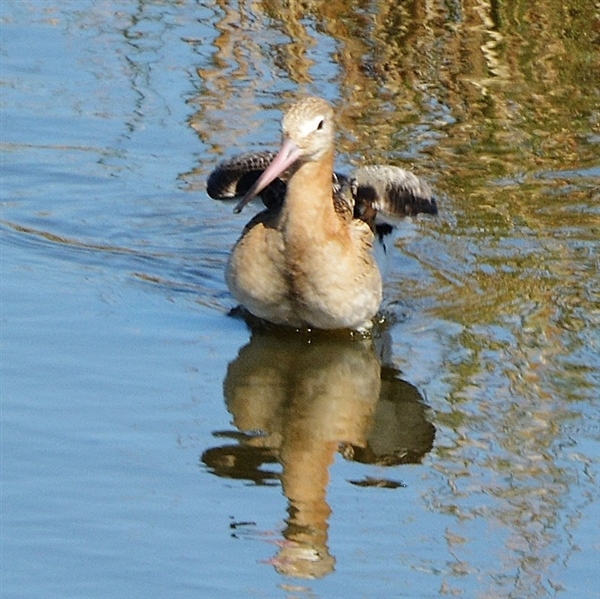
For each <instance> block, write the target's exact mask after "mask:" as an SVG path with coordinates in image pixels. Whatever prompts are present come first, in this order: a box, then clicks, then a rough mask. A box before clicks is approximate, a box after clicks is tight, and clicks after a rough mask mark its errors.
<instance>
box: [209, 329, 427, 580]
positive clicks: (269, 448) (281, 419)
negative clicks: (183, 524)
mask: <svg viewBox="0 0 600 599" xmlns="http://www.w3.org/2000/svg"><path fill="white" fill-rule="evenodd" d="M224 391H225V400H226V402H227V407H228V409H229V411H230V412H231V414H232V415H233V421H234V424H235V425H236V427H237V428H238V429H239V430H240V431H243V432H244V433H248V432H252V433H253V434H242V435H240V434H239V433H238V434H237V436H238V438H239V440H240V443H239V444H237V445H224V446H219V447H215V448H212V449H209V450H207V451H205V452H204V454H203V455H202V461H203V462H204V463H205V464H206V465H207V466H208V467H209V468H210V469H211V471H212V472H214V473H215V474H217V475H219V476H224V477H229V478H244V479H247V480H251V481H254V482H256V483H259V484H268V483H269V482H270V481H272V480H273V479H276V478H279V479H280V480H281V483H282V486H283V491H284V493H285V496H286V498H287V500H288V502H289V507H288V518H287V526H286V528H285V530H284V531H283V536H284V539H285V540H284V541H283V542H282V543H281V545H280V550H279V553H278V555H277V556H276V557H275V558H274V559H273V560H272V563H273V564H274V566H275V567H276V569H277V570H278V571H279V572H281V573H284V574H287V575H290V576H297V577H300V578H317V577H321V576H324V575H326V574H328V573H329V572H331V571H332V570H333V569H334V564H335V559H334V557H333V556H332V555H331V554H330V553H329V549H328V543H327V537H328V518H329V515H330V513H331V508H330V507H329V505H328V504H327V500H326V493H327V485H328V482H329V466H330V465H331V464H332V462H333V460H334V458H335V453H336V452H337V451H338V450H339V451H341V453H342V455H343V456H344V457H345V458H346V459H353V460H357V461H360V462H364V463H376V464H380V465H394V464H402V463H415V462H419V461H420V459H421V458H422V456H423V455H424V454H425V453H427V452H428V451H430V450H431V448H432V446H433V438H434V434H435V429H434V427H433V425H432V424H431V423H430V422H428V421H427V420H426V418H425V406H424V404H423V403H422V398H421V396H420V395H419V393H418V391H417V390H416V389H415V387H413V386H412V385H410V384H409V383H407V382H405V381H402V380H399V379H398V378H396V373H395V371H393V370H392V369H390V368H383V369H382V367H381V364H380V361H379V359H378V357H377V354H376V351H375V348H374V344H373V342H372V341H371V340H366V339H364V340H355V341H349V340H348V339H338V338H335V337H331V336H322V337H315V338H313V337H309V338H307V337H304V336H301V335H300V334H297V335H293V334H292V335H290V336H286V335H285V334H283V333H281V332H279V333H277V332H266V331H260V332H259V331H255V332H254V334H253V336H252V339H251V341H250V343H249V344H248V345H246V346H245V347H243V348H242V349H241V350H240V352H239V355H238V357H237V358H236V359H235V360H234V361H233V362H231V364H230V365H229V368H228V370H227V376H226V378H225V382H224ZM275 462H278V463H280V464H281V466H282V472H281V474H277V473H276V472H275V471H272V470H265V469H263V467H264V465H265V464H272V463H275ZM353 482H355V483H356V484H357V485H360V486H385V487H397V486H401V485H400V484H399V483H395V482H394V481H385V480H383V481H382V480H377V479H371V478H366V479H365V480H363V481H353Z"/></svg>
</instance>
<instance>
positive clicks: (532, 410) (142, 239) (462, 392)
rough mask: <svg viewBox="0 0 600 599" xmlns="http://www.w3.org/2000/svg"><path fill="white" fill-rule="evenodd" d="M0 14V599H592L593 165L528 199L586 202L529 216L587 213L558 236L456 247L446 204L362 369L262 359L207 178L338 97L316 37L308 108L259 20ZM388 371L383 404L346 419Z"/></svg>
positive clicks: (464, 234)
mask: <svg viewBox="0 0 600 599" xmlns="http://www.w3.org/2000/svg"><path fill="white" fill-rule="evenodd" d="M1 10H2V14H1V19H2V20H1V26H2V55H1V66H2V73H1V78H2V88H1V102H2V114H1V119H2V121H1V125H2V130H1V140H0V141H1V145H2V159H1V160H2V162H1V170H2V173H1V175H2V179H1V182H0V194H1V206H2V214H1V221H2V222H1V229H0V231H1V235H2V237H1V246H0V247H1V253H0V260H1V264H0V275H1V285H2V291H1V327H2V330H1V332H2V336H1V343H2V355H1V368H2V372H1V379H0V383H1V396H2V412H1V417H2V423H1V426H2V428H1V443H2V448H1V467H2V503H1V512H2V513H1V516H2V521H1V527H2V530H1V543H2V554H1V570H0V574H1V578H0V584H1V595H2V597H3V598H5V599H17V598H18V599H54V598H61V599H68V598H78V599H80V598H83V597H90V598H91V597H102V598H115V599H121V598H123V597H144V598H154V597H155V598H164V597H169V598H178V597H182V598H187V597H240V596H242V597H246V596H247V597H304V596H306V597H323V598H325V597H327V598H332V597H410V598H416V597H419V598H428V597H438V596H442V595H452V596H464V597H515V598H517V597H518V598H521V597H536V598H537V597H565V598H571V597H573V598H574V597H576V598H578V599H585V598H586V597H589V598H592V597H596V596H597V592H598V584H599V581H600V575H599V572H600V562H599V558H598V555H600V554H599V553H598V546H599V542H600V511H599V507H598V506H599V505H600V504H599V503H598V496H597V495H598V493H597V490H598V474H599V470H598V456H599V455H600V444H599V441H600V435H599V430H598V425H597V410H596V409H595V408H596V406H597V400H598V386H599V379H598V368H599V359H598V355H599V352H598V345H599V343H598V341H599V339H598V305H597V303H595V302H596V301H597V297H598V296H597V291H598V284H597V282H598V261H597V257H598V253H597V251H598V241H597V240H598V237H597V225H594V224H593V214H592V213H593V210H594V208H593V206H594V205H597V204H595V202H596V200H597V194H596V192H594V191H593V189H594V187H595V186H596V184H597V183H598V181H597V172H598V171H597V167H595V170H594V167H592V166H589V165H587V164H586V165H582V167H581V169H561V170H556V171H552V172H549V171H544V172H540V173H537V174H536V175H535V178H536V179H539V180H541V181H542V183H541V184H542V185H543V184H544V181H546V180H548V181H550V183H549V185H551V184H552V180H554V179H560V180H561V181H567V182H568V184H569V185H570V186H571V187H570V189H571V190H573V195H568V193H567V192H565V190H564V189H563V188H560V189H559V190H558V191H557V189H556V188H554V187H549V189H548V194H549V195H551V194H554V195H555V196H557V197H558V198H559V202H563V203H562V204H556V205H552V206H546V205H544V206H542V208H540V211H539V212H538V213H537V214H538V215H540V218H541V219H543V218H544V217H545V216H544V215H545V214H547V212H544V210H546V211H552V210H556V211H557V212H558V213H560V214H563V213H566V212H569V211H570V212H572V213H574V214H576V215H579V214H583V217H582V218H581V219H580V220H579V219H578V220H576V221H574V222H571V223H564V225H563V224H561V225H560V226H558V225H557V226H556V227H555V228H554V229H552V228H549V230H548V234H547V236H546V235H543V236H539V235H537V234H534V233H532V229H531V227H533V224H532V223H531V222H521V221H520V220H519V218H520V217H519V216H515V217H514V221H513V223H512V225H511V227H512V229H511V232H510V235H507V234H506V231H505V230H504V229H503V227H504V224H503V222H504V221H503V220H502V216H501V215H500V216H498V219H497V224H494V226H497V229H493V228H492V230H491V233H490V237H487V236H484V235H478V234H477V233H475V234H473V230H474V229H473V228H472V227H474V225H473V224H472V223H471V222H470V221H469V218H468V210H467V208H465V207H464V206H462V205H461V204H460V198H458V197H457V198H456V199H453V195H452V193H451V192H450V190H444V189H443V188H442V189H441V192H442V194H441V195H442V201H441V205H442V206H443V209H442V214H441V216H440V218H439V219H438V220H435V221H434V220H427V219H422V220H419V221H418V222H416V223H408V224H407V225H406V226H404V227H402V228H401V230H400V232H399V242H398V244H397V245H396V246H394V245H391V246H390V247H388V250H387V254H386V261H387V266H386V269H387V270H388V271H389V272H388V275H389V276H388V279H389V281H388V286H387V290H386V295H387V297H386V309H387V313H388V314H389V315H391V318H390V322H391V324H388V325H387V327H385V328H384V330H383V332H382V333H381V335H380V338H378V339H377V344H376V345H377V347H376V348H375V349H374V350H373V349H372V348H366V349H364V351H363V349H362V348H361V347H360V346H358V345H354V346H352V345H350V346H348V345H347V343H342V344H341V345H335V344H330V343H329V342H323V343H321V342H320V341H314V342H311V343H313V345H312V346H311V347H310V348H308V349H307V347H308V346H307V342H306V341H305V340H304V341H303V340H302V339H300V340H298V339H296V338H285V337H284V338H281V337H278V336H277V335H276V336H275V337H274V338H271V337H270V336H269V335H266V338H264V339H263V338H262V337H261V336H260V335H258V336H255V337H253V339H252V343H251V344H250V345H249V341H250V338H251V334H250V331H249V329H248V328H247V326H246V324H245V323H244V322H243V321H242V320H240V319H237V318H233V317H231V316H229V315H228V313H229V311H230V309H231V308H233V307H234V302H233V300H232V298H231V296H230V295H229V293H228V291H227V288H226V285H225V282H224V278H223V270H224V266H225V262H226V259H227V255H228V251H229V249H230V247H231V245H232V244H233V243H234V241H235V239H236V238H237V236H238V235H239V232H240V230H241V227H242V226H243V222H244V215H242V216H241V217H240V216H234V215H233V214H232V211H231V209H232V207H231V205H228V204H223V203H218V202H213V201H211V200H209V198H208V197H207V196H206V194H205V192H204V188H203V185H204V181H205V179H206V176H207V175H208V173H209V172H210V170H211V168H212V167H213V166H214V165H215V164H216V162H217V161H218V160H219V159H220V158H221V157H223V156H224V155H227V153H228V152H229V151H230V150H231V147H232V146H235V147H236V148H238V149H244V148H248V147H259V146H261V147H262V144H268V143H276V142H277V139H278V136H279V134H278V126H279V125H278V120H279V118H280V98H281V97H283V98H285V97H289V96H291V95H292V93H293V92H294V91H295V90H296V89H297V87H300V88H301V89H303V90H304V91H307V90H308V91H311V93H320V94H321V95H325V96H326V97H328V98H329V99H332V100H336V99H338V97H337V95H338V93H339V86H340V81H339V77H340V67H339V66H338V65H337V64H336V62H335V61H334V60H333V59H332V56H334V55H335V50H336V43H335V41H334V40H333V38H331V37H330V36H329V35H328V34H326V32H324V31H322V30H321V29H320V28H319V27H317V26H314V23H313V21H312V20H311V19H312V18H311V19H308V21H307V22H308V25H307V27H308V30H309V32H310V33H311V36H312V37H311V40H313V42H314V43H313V44H312V45H311V46H310V48H309V51H308V57H309V59H310V61H312V66H311V68H310V69H309V72H308V75H307V77H308V83H300V84H299V85H298V84H297V82H294V81H293V80H292V79H291V78H290V77H289V76H287V75H285V72H284V70H283V69H282V68H280V66H278V65H279V63H278V62H277V56H276V55H274V54H273V53H272V52H271V50H272V49H273V48H279V49H281V47H285V43H284V42H285V40H286V36H285V35H284V34H283V33H281V32H280V31H279V29H278V28H277V26H276V24H277V20H276V19H271V18H270V17H269V16H268V15H267V14H266V13H263V12H260V11H259V10H257V12H256V13H252V12H245V17H244V18H242V19H241V20H240V19H239V18H238V17H237V16H236V14H237V13H235V10H234V9H233V8H231V7H229V8H228V7H222V6H220V5H218V4H215V3H203V4H202V5H199V4H196V3H192V2H141V3H129V2H87V1H83V0H82V1H78V2H69V3H57V4H56V5H52V4H50V3H41V2H33V1H27V0H21V1H17V0H14V1H3V3H2V8H1ZM230 10H234V12H233V13H231V14H229V12H228V11H230ZM245 10H247V11H250V8H248V9H245ZM228 14H229V17H228ZM231 15H233V16H231ZM228 18H229V19H230V21H231V22H232V23H233V24H232V25H228V23H229V22H230V21H228ZM239 23H242V24H243V26H242V25H239ZM311 24H312V25H311ZM240 27H241V29H240ZM236 31H242V32H243V36H242V39H243V40H244V42H245V43H246V45H244V44H240V43H236V42H235V39H236V38H235V37H234V38H233V39H234V41H233V42H231V41H230V36H235V35H236ZM258 31H260V32H261V35H260V36H259V35H257V33H256V32H258ZM227 48H231V49H232V50H231V54H228V51H227ZM236 52H237V53H239V54H240V55H242V56H246V53H248V55H250V56H254V57H255V58H254V59H253V60H252V61H250V62H249V64H251V65H252V68H249V69H248V71H244V69H243V68H241V67H240V65H243V64H245V63H244V61H243V60H241V59H240V57H239V56H238V55H237V54H236ZM236 106H242V109H238V108H236ZM432 110H437V109H436V108H435V107H433V108H432ZM448 122H450V121H448ZM417 135H420V133H418V131H417ZM426 137H428V139H429V140H431V139H433V140H435V139H437V137H436V135H434V134H431V135H428V136H426ZM419 139H420V141H421V142H422V141H423V139H422V138H419ZM439 139H443V136H441V135H440V136H439ZM428 143H437V142H435V141H433V142H428ZM440 143H441V142H440ZM407 152H408V150H407ZM417 154H418V152H417ZM417 154H415V155H417ZM431 176H432V178H433V179H435V178H436V175H435V173H431ZM438 178H439V175H438ZM525 178H526V180H529V178H528V177H525ZM491 181H493V178H491ZM512 181H514V180H513V179H511V180H510V182H508V183H507V182H506V181H504V180H501V181H500V183H499V185H500V187H503V188H504V187H505V186H509V187H510V185H511V184H513V183H512ZM496 183H497V181H496ZM440 184H442V185H443V181H439V180H438V185H440ZM492 188H493V185H490V188H489V189H488V190H487V192H488V193H489V194H490V195H491V194H492V193H493V192H492V191H490V189H492ZM590 190H591V191H590ZM509 191H510V190H509ZM490 202H491V203H493V199H490ZM455 214H459V215H460V218H459V217H456V215H455ZM587 215H591V216H590V217H589V218H588V217H587ZM247 217H248V216H247V215H246V218H247ZM523 218H524V217H523ZM494 223H496V221H494ZM552 223H554V221H552ZM552 226H554V225H552ZM594 227H596V228H594ZM565 256H567V257H568V258H569V262H568V264H567V263H566V262H563V259H564V258H565ZM534 271H535V272H534ZM522 273H524V274H522ZM531 273H534V274H531ZM538 275H539V276H538ZM502 276H506V277H507V279H506V280H507V281H508V282H507V283H506V285H508V284H509V283H510V280H509V279H510V277H511V276H523V277H524V279H523V280H524V283H523V294H522V296H521V298H520V299H519V300H518V301H516V300H514V297H513V296H510V298H508V299H507V301H506V303H505V304H502V297H501V293H502V287H503V283H502ZM536 277H538V278H539V281H541V282H540V283H539V285H537V286H536V287H535V288H531V289H530V288H528V287H527V286H528V285H529V282H530V280H534V279H535V278H536ZM536 280H537V279H536ZM498 281H500V282H498ZM465 290H467V291H469V293H467V292H466V291H465ZM594 298H595V299H594ZM488 305H489V306H490V307H489V308H486V306H488ZM498 306H503V310H500V308H499V307H498ZM470 314H473V315H475V314H477V316H478V317H477V318H475V317H474V318H473V320H474V321H473V322H472V323H469V322H468V317H467V315H470ZM394 323H395V324H394ZM379 361H381V362H382V363H383V364H384V365H387V366H391V367H394V368H395V369H397V371H399V372H396V373H395V374H394V375H388V379H385V380H384V383H383V385H384V389H385V390H384V391H382V392H381V393H382V395H381V397H380V396H379V394H378V393H374V394H373V395H369V393H368V392H366V395H365V396H364V397H363V396H361V397H357V398H353V397H351V398H348V397H346V395H345V394H342V395H343V397H337V396H336V390H339V389H340V388H341V386H342V385H343V384H345V383H348V381H352V380H353V379H352V377H353V376H356V386H360V384H361V381H363V382H364V381H370V380H371V379H369V378H368V377H369V376H372V375H373V373H374V372H375V374H376V375H377V373H378V369H379V367H378V363H379ZM348 365H351V366H348ZM293 372H296V373H300V374H298V378H296V379H293V380H292V378H290V377H292V374H291V373H293ZM294 376H296V375H294ZM336 376H339V379H337V378H335V377H336ZM312 377H315V378H314V380H319V381H320V384H322V385H325V386H327V385H330V386H331V389H330V391H329V393H330V395H327V396H326V399H325V400H322V398H321V401H317V400H315V398H314V397H312V396H310V394H303V393H301V392H300V389H301V388H302V389H305V388H308V387H310V385H311V384H312V381H313V378H312ZM317 377H321V378H317ZM257 380H259V382H258V383H257ZM386 381H387V382H386ZM398 381H401V382H398ZM379 382H380V381H379V377H378V376H375V377H374V378H373V382H372V384H369V385H365V386H366V388H367V389H368V390H375V391H378V385H379ZM261 385H262V386H261ZM353 388H354V387H352V389H353ZM282 390H285V393H282V395H283V396H284V397H278V395H277V394H278V393H279V391H282ZM385 393H387V394H388V395H385ZM378 402H379V403H378ZM340 431H343V432H340ZM242 433H244V434H242ZM338 443H341V447H338ZM365 444H367V445H368V448H369V451H370V452H371V453H369V452H366V453H368V454H369V455H366V454H365V455H363V453H361V447H360V446H361V445H365ZM400 448H404V449H406V448H409V449H410V451H405V452H404V453H402V452H400ZM363 449H364V448H363ZM411 451H412V452H413V453H411ZM341 454H343V456H344V457H343V456H342V455H341ZM400 454H401V455H402V456H405V457H404V461H403V459H400V458H399V456H400ZM257 455H259V456H260V457H259V458H257V460H258V465H257V463H253V462H252V460H251V458H252V456H257ZM392 455H393V456H394V458H395V459H396V461H395V462H394V465H385V464H384V461H385V460H383V456H385V457H390V456H392ZM235 456H241V457H239V462H238V461H237V460H238V458H235ZM406 456H408V457H406ZM410 456H413V457H412V458H411V457H410ZM234 458H235V459H234ZM377 459H379V462H378V461H377ZM329 462H331V465H330V466H329ZM305 467H306V469H307V472H303V471H302V470H303V468H305ZM281 480H283V487H282V483H281ZM373 481H375V483H373ZM291 489H293V490H291ZM295 494H296V495H295ZM305 495H306V496H305ZM311 502H312V503H311ZM304 517H305V518H307V521H308V522H309V523H311V525H312V528H311V526H307V531H308V536H309V537H310V536H311V535H313V536H314V539H313V540H309V542H308V543H306V545H303V547H304V549H303V550H304V552H305V553H304V554H303V555H304V558H303V559H304V561H303V560H302V559H300V560H297V561H294V559H293V558H289V557H286V556H288V554H287V551H288V550H290V551H292V549H293V548H294V547H295V546H296V545H295V543H299V544H301V543H300V541H299V539H300V538H301V537H302V534H303V529H302V526H301V525H300V524H299V522H298V520H299V519H301V518H304ZM295 518H296V519H295ZM320 535H321V536H320ZM311 547H312V548H313V549H312V550H310V549H309V548H311ZM290 548H292V549H290ZM314 548H316V549H314ZM311 551H314V553H311ZM286 560H290V561H286ZM298 563H299V564H301V566H302V567H305V570H303V572H304V576H302V575H300V574H299V573H298V571H297V570H295V569H294V568H296V567H301V566H298ZM306 564H308V566H307V565H306ZM294 572H296V574H294ZM307 573H308V574H307ZM311 576H313V577H316V578H311Z"/></svg>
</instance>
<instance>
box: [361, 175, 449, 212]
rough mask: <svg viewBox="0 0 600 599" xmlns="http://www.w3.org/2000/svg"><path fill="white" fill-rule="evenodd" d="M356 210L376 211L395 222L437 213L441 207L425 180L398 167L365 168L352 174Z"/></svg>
mask: <svg viewBox="0 0 600 599" xmlns="http://www.w3.org/2000/svg"><path fill="white" fill-rule="evenodd" d="M352 186H353V190H352V191H353V195H354V197H355V199H356V210H357V211H358V213H359V214H360V215H361V217H362V215H363V214H365V213H366V214H368V213H370V212H372V211H376V213H377V215H378V217H379V219H381V220H383V221H386V222H390V221H391V222H392V223H393V222H394V220H397V219H398V218H402V217H404V216H412V215H415V214H419V213H421V212H423V213H425V214H437V211H438V210H437V204H436V201H435V198H434V197H433V194H432V193H431V189H430V187H429V185H427V183H425V181H422V180H421V179H419V178H418V177H417V176H416V175H413V174H412V173H410V172H409V171H405V170H404V169H401V168H399V167H397V166H389V165H376V166H365V167H362V168H359V169H356V171H355V172H354V173H353V175H352Z"/></svg>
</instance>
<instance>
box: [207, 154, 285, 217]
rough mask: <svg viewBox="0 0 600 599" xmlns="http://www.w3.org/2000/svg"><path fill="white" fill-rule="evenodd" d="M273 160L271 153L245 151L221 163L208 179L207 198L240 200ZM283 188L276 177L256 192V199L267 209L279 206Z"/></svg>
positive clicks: (283, 194)
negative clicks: (258, 196)
mask: <svg viewBox="0 0 600 599" xmlns="http://www.w3.org/2000/svg"><path fill="white" fill-rule="evenodd" d="M274 157H275V152H269V151H264V152H247V153H245V154H238V155H237V156H234V157H233V158H230V159H229V160H224V161H223V162H221V163H220V164H218V165H217V167H216V168H215V170H214V171H213V172H212V173H211V174H210V176H209V177H208V181H207V183H206V191H207V193H208V195H209V196H210V197H211V198H213V199H215V200H228V199H232V198H237V197H242V196H243V195H244V194H245V193H246V192H247V191H248V190H249V189H250V188H251V187H252V185H254V183H255V182H256V180H257V179H258V178H259V177H260V176H261V175H262V173H263V171H264V170H265V169H266V168H267V167H268V166H269V164H271V161H272V160H273V158H274ZM286 189H287V185H286V183H285V181H284V180H282V179H279V178H277V179H275V180H274V181H273V182H272V183H271V184H269V185H268V186H267V187H266V188H265V189H264V190H263V191H262V192H261V193H260V198H261V200H262V201H263V203H264V204H265V206H266V207H267V208H277V207H279V206H281V204H282V203H283V199H284V198H285V192H286Z"/></svg>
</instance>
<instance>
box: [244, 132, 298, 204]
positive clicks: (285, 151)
mask: <svg viewBox="0 0 600 599" xmlns="http://www.w3.org/2000/svg"><path fill="white" fill-rule="evenodd" d="M299 157H300V150H299V148H298V146H297V145H296V144H295V143H294V142H293V141H292V140H291V139H284V141H283V145H282V146H281V149H280V150H279V152H278V153H277V156H275V158H273V162H271V164H269V166H268V167H267V168H266V169H265V170H264V171H263V174H262V175H261V176H260V177H259V178H258V179H257V180H256V183H254V185H253V186H252V187H251V188H250V189H249V190H248V191H247V192H246V194H245V195H244V197H243V198H242V199H241V200H240V201H239V203H238V204H237V206H236V207H235V208H234V209H233V211H234V212H235V214H239V213H240V212H241V211H242V210H243V208H244V206H245V205H246V204H247V203H248V202H250V201H251V200H252V199H254V198H255V197H256V196H257V195H258V194H259V193H260V192H261V191H262V190H263V189H264V188H265V187H266V186H267V185H268V184H269V183H271V181H273V180H275V178H276V177H278V176H279V175H281V173H283V172H284V171H285V170H286V169H288V168H289V167H290V166H292V164H294V162H296V160H298V158H299Z"/></svg>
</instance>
